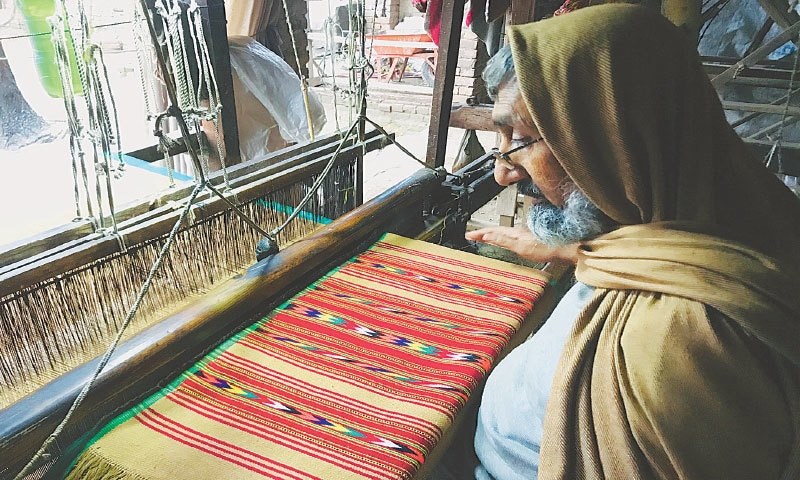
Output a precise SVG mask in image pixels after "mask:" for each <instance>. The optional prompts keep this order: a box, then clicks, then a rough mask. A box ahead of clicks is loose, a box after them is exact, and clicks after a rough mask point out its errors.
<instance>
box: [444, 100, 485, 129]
mask: <svg viewBox="0 0 800 480" xmlns="http://www.w3.org/2000/svg"><path fill="white" fill-rule="evenodd" d="M450 126H451V127H456V128H463V129H464V130H480V131H484V132H493V131H495V126H494V122H492V105H489V104H480V105H466V104H464V103H455V104H453V108H452V109H451V110H450Z"/></svg>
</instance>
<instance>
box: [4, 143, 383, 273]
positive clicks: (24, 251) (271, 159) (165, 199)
mask: <svg viewBox="0 0 800 480" xmlns="http://www.w3.org/2000/svg"><path fill="white" fill-rule="evenodd" d="M377 135H378V131H377V130H371V131H369V132H368V133H367V138H370V139H371V138H373V137H375V136H377ZM339 138H340V137H339V135H338V134H336V133H334V134H330V135H326V136H324V137H320V138H318V139H317V140H315V141H313V142H308V143H305V144H302V145H293V146H291V147H286V148H284V149H281V150H278V151H276V152H272V153H270V154H269V155H268V156H266V157H264V158H260V159H254V160H250V161H248V162H245V163H240V164H238V165H235V166H233V167H231V168H230V169H228V176H229V178H230V179H231V180H232V181H233V182H236V181H237V179H239V178H243V177H245V176H246V175H249V174H251V173H253V172H259V171H262V172H263V171H265V170H264V169H265V168H266V167H271V168H278V167H277V166H279V165H288V164H289V163H291V162H289V163H286V161H287V160H289V159H292V158H295V159H296V158H298V157H305V158H306V159H310V158H315V157H319V156H323V155H327V154H329V153H332V152H333V151H334V150H335V149H336V145H337V144H338V140H339ZM272 166H276V167H272ZM208 180H209V182H211V184H212V185H214V186H220V185H223V183H224V180H223V174H222V172H215V173H212V174H211V175H209V177H208ZM234 184H236V183H234ZM192 188H194V184H189V185H185V186H182V187H181V186H178V187H176V188H171V189H169V190H167V191H161V192H158V193H155V194H153V195H148V196H146V197H144V198H142V199H139V200H138V201H136V202H133V203H131V204H128V205H126V206H125V207H123V208H121V209H120V210H118V211H117V216H116V218H117V222H118V223H122V222H127V221H130V220H131V219H133V218H134V217H137V216H139V215H143V214H145V213H147V212H152V211H154V210H156V209H158V208H159V207H161V206H163V205H166V204H167V203H169V202H172V201H179V200H181V199H183V198H186V197H187V196H188V195H189V193H190V192H191V191H192ZM92 232H94V227H93V226H92V222H91V221H90V220H87V219H81V220H78V221H74V222H69V223H66V224H64V225H61V226H58V227H55V228H53V229H50V230H47V231H45V232H42V233H41V234H38V235H34V236H32V237H28V238H24V239H22V240H19V241H17V242H14V243H13V244H7V245H4V246H2V247H0V273H2V272H3V271H4V269H3V267H5V266H7V265H10V264H12V263H16V262H20V261H22V260H24V259H26V258H31V257H33V256H36V255H39V254H42V253H43V252H45V251H47V250H50V249H53V248H57V247H59V246H62V245H64V244H66V243H68V242H72V241H74V240H77V239H80V238H82V237H85V236H87V235H88V234H90V233H92Z"/></svg>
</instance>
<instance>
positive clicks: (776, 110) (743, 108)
mask: <svg viewBox="0 0 800 480" xmlns="http://www.w3.org/2000/svg"><path fill="white" fill-rule="evenodd" d="M722 108H724V109H725V110H737V111H740V112H759V113H772V114H774V115H783V113H784V112H786V114H787V115H791V116H793V117H794V116H798V115H800V107H795V106H791V105H790V106H789V107H788V108H787V107H786V106H785V105H772V104H768V103H749V102H732V101H729V100H723V101H722Z"/></svg>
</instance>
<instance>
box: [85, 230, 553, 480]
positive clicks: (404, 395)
mask: <svg viewBox="0 0 800 480" xmlns="http://www.w3.org/2000/svg"><path fill="white" fill-rule="evenodd" d="M546 282H547V280H546V275H545V274H543V273H542V272H539V271H537V270H533V269H528V268H525V267H519V266H516V265H510V264H506V263H503V262H499V261H497V260H492V259H487V258H483V257H479V256H477V255H471V254H468V253H465V252H459V251H454V250H450V249H447V248H444V247H441V246H438V245H432V244H429V243H425V242H421V241H417V240H410V239H407V238H403V237H399V236H397V235H391V234H387V235H386V236H384V238H383V239H382V240H381V241H379V242H378V243H376V244H375V245H373V246H372V247H371V248H369V249H368V250H367V251H366V252H363V253H362V254H360V255H358V256H357V257H355V258H353V259H351V260H350V261H348V262H346V263H345V264H344V265H342V266H340V267H338V268H337V269H336V270H334V271H333V272H331V273H330V274H329V275H327V276H325V277H324V278H322V279H321V280H319V281H317V282H315V283H314V284H313V285H311V286H309V287H308V288H307V289H305V290H304V291H303V292H301V293H299V294H298V295H296V296H295V297H293V298H292V299H290V300H289V301H287V302H286V303H285V304H284V305H282V306H280V307H279V308H277V309H276V310H275V311H273V312H271V313H270V314H269V315H268V316H267V317H265V318H264V319H262V320H260V321H259V322H256V323H255V324H253V325H252V326H250V327H249V328H247V329H245V330H244V331H242V332H240V333H239V334H237V335H235V336H234V337H233V338H232V339H231V340H229V341H227V342H225V343H224V344H223V345H221V346H220V347H218V348H217V349H216V350H215V351H213V352H212V353H211V354H209V355H208V356H207V357H206V358H204V359H202V360H201V361H200V362H198V363H197V364H196V365H195V366H193V367H192V368H191V369H189V370H188V371H187V372H185V373H184V374H183V375H181V376H180V377H179V378H178V379H176V380H175V381H173V382H172V383H171V384H170V385H168V386H167V387H166V388H164V389H163V390H161V391H160V392H158V393H157V394H155V395H153V396H152V397H151V398H149V399H147V400H146V401H145V402H143V403H142V404H140V405H139V406H137V407H135V408H133V409H131V410H130V411H128V412H126V413H124V414H123V415H121V416H120V417H119V418H117V419H116V420H114V421H113V422H111V424H110V425H108V426H107V427H106V428H105V430H104V431H103V432H101V434H100V435H99V436H98V438H96V439H95V440H94V441H93V442H92V444H91V445H90V446H89V447H88V448H87V449H86V451H85V452H84V453H83V454H82V455H81V456H80V458H79V459H78V460H77V462H76V465H75V468H74V469H73V470H72V472H71V474H70V478H73V479H78V478H84V479H91V480H97V479H99V478H114V479H138V480H140V479H169V480H178V479H185V480H203V479H206V480H217V479H233V480H244V479H263V478H268V479H287V480H301V479H317V478H319V479H332V480H344V479H390V478H394V479H408V478H411V477H412V476H413V475H414V474H415V472H417V470H418V469H419V467H420V466H421V465H422V463H423V462H424V461H425V459H426V458H427V456H428V454H429V453H430V451H431V449H432V448H433V447H434V446H435V445H436V443H437V441H438V440H439V439H440V438H441V436H442V434H443V432H445V431H446V430H447V429H448V428H449V426H450V425H451V424H452V421H453V419H454V417H455V416H456V415H457V414H458V412H459V411H460V409H461V408H462V407H463V406H464V404H465V403H466V401H467V399H468V398H469V396H470V394H471V392H472V391H473V390H474V389H475V388H476V387H477V386H478V385H480V383H481V381H482V379H483V378H484V377H485V376H486V374H487V372H488V370H489V368H490V367H491V365H492V363H493V362H494V360H495V359H496V358H497V356H498V354H499V353H500V352H501V351H502V350H503V348H504V347H505V346H506V344H507V343H508V341H509V339H510V338H511V336H512V335H513V333H514V332H515V331H516V330H517V329H518V327H519V326H520V325H521V322H522V321H523V320H524V318H525V317H526V315H527V313H528V312H529V311H530V310H531V308H532V307H533V304H534V302H535V301H536V299H537V298H538V297H539V295H540V294H541V292H542V291H543V288H544V285H546Z"/></svg>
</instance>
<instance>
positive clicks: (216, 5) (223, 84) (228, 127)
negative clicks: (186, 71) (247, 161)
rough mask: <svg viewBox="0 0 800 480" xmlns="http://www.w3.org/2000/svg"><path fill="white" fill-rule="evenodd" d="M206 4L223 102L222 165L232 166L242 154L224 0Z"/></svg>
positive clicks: (220, 94)
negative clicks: (223, 157)
mask: <svg viewBox="0 0 800 480" xmlns="http://www.w3.org/2000/svg"><path fill="white" fill-rule="evenodd" d="M206 4H207V6H208V24H209V34H208V38H209V43H210V44H211V45H210V47H211V48H210V50H211V66H212V67H213V68H214V75H215V77H216V79H217V86H218V87H219V96H220V103H222V112H221V114H222V122H221V129H222V139H223V142H224V145H225V164H226V165H235V164H237V163H241V161H242V155H241V153H240V152H239V124H238V122H237V119H236V99H235V98H234V95H233V75H232V72H231V54H230V51H229V50H228V29H227V23H228V20H227V19H226V17H225V2H224V1H223V0H206Z"/></svg>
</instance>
